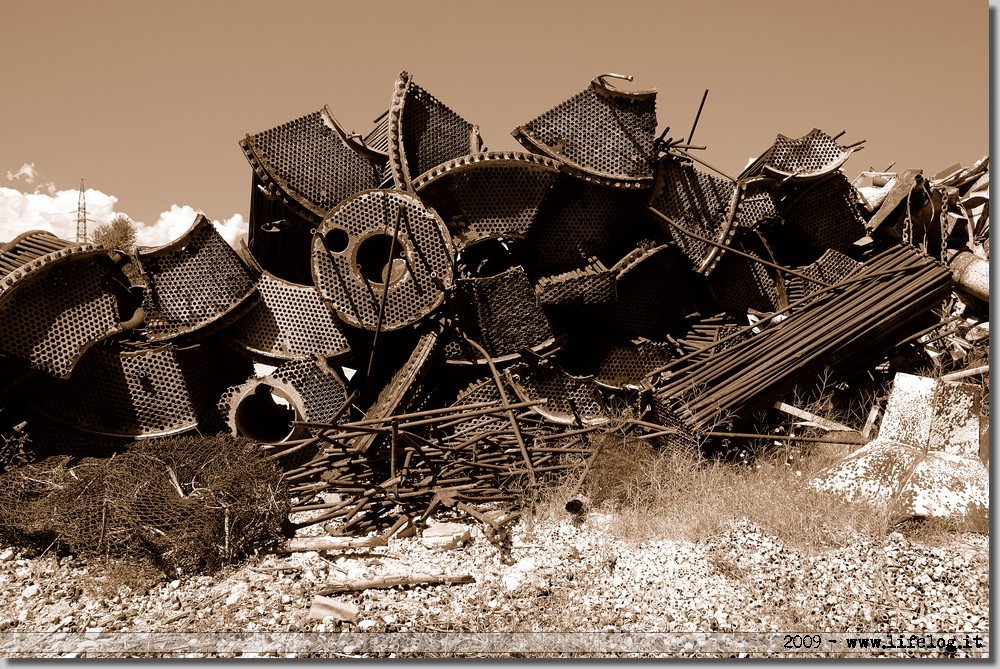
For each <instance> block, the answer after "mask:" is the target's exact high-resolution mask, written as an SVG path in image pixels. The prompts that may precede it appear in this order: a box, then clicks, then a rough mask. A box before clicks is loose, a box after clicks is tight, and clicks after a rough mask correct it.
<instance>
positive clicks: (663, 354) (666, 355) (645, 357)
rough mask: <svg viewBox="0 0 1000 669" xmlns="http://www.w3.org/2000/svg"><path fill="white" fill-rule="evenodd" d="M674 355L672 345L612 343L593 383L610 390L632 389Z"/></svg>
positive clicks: (674, 350)
mask: <svg viewBox="0 0 1000 669" xmlns="http://www.w3.org/2000/svg"><path fill="white" fill-rule="evenodd" d="M676 355H677V351H676V349H675V348H674V346H673V345H671V344H669V343H666V342H656V341H650V340H648V339H641V338H640V339H635V340H632V341H627V342H615V343H614V344H613V345H612V346H611V348H610V350H609V351H608V353H607V355H605V356H604V359H603V360H602V361H601V365H600V368H599V369H598V371H597V373H596V374H595V375H594V381H595V382H596V383H597V384H598V385H601V386H604V387H607V388H611V389H623V388H625V387H636V386H639V385H641V384H642V382H643V380H644V379H645V378H646V376H647V375H648V374H649V373H650V372H652V371H653V370H655V369H658V368H660V367H662V366H664V365H666V364H667V363H668V362H670V361H671V360H672V359H674V358H675V357H676Z"/></svg>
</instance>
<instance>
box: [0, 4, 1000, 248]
mask: <svg viewBox="0 0 1000 669" xmlns="http://www.w3.org/2000/svg"><path fill="white" fill-rule="evenodd" d="M989 16H990V5H989V3H988V2H987V1H986V0H951V1H950V2H942V1H941V0H877V1H873V0H830V1H824V2H819V1H816V0H689V1H684V2H680V1H677V0H616V1H614V2H607V1H603V0H602V1H600V2H597V1H595V0H572V1H570V0H507V1H506V2H486V1H480V0H425V1H424V2H402V1H400V0H381V1H379V2H361V1H360V0H357V1H356V0H327V1H324V2H319V1H304V0H282V1H281V2H277V1H274V0H272V1H269V2H263V1H261V0H210V1H207V0H171V1H170V2H126V1H115V0H88V2H70V1H68V0H67V1H51V0H50V1H46V0H34V1H28V0H7V1H6V2H5V3H4V11H3V16H2V26H3V27H2V29H0V35H2V37H0V58H2V62H3V63H4V69H3V75H2V76H3V79H4V81H5V84H6V85H5V86H4V90H5V95H4V97H3V105H2V115H0V119H2V123H0V242H3V241H7V240H9V239H11V238H13V237H14V236H16V235H17V234H18V233H19V232H23V231H25V230H28V229H36V228H42V229H50V230H52V231H53V232H56V233H57V234H59V235H60V236H62V237H65V238H69V239H72V238H75V231H76V212H77V201H78V191H79V187H80V180H81V178H82V179H84V180H85V185H86V188H87V189H88V190H87V211H88V217H89V218H91V222H90V223H89V227H90V229H93V227H95V226H96V225H98V224H100V223H104V222H106V221H107V220H109V219H110V218H111V216H112V215H113V214H114V213H115V212H121V213H125V214H127V215H128V216H130V217H131V218H132V219H133V220H135V221H136V222H137V223H138V224H139V229H140V243H141V244H145V245H150V246H152V245H159V244H164V243H167V242H169V241H172V240H173V239H175V238H176V237H177V236H179V235H180V234H181V233H182V232H183V231H184V230H186V229H187V228H188V227H189V226H190V225H191V223H193V221H194V217H195V214H196V213H197V212H202V213H204V214H205V215H207V216H208V217H209V218H211V219H213V220H216V221H218V222H219V225H220V226H221V227H222V228H223V229H224V230H225V233H226V235H227V237H229V238H230V239H233V238H235V236H237V235H239V234H240V233H241V232H245V231H246V219H247V217H248V209H249V195H250V181H251V172H250V167H249V165H248V164H247V162H246V159H245V158H244V156H243V154H242V152H241V151H240V149H239V146H238V141H239V140H240V139H241V138H242V137H243V136H244V135H245V134H247V133H256V132H259V131H262V130H266V129H268V128H271V127H274V126H276V125H279V124H282V123H284V122H286V121H289V120H292V119H294V118H297V117H299V116H302V115H305V114H309V113H311V112H314V111H316V110H318V109H320V108H322V107H323V106H324V105H329V106H330V109H331V110H332V112H333V114H334V116H336V117H337V119H338V120H339V121H340V122H341V124H342V125H343V126H345V127H346V128H347V129H348V130H355V131H357V132H360V133H366V132H368V130H370V129H371V125H372V122H373V120H374V119H375V118H376V117H377V116H378V115H379V114H381V113H382V112H384V111H385V110H386V109H387V108H388V105H389V101H390V98H391V94H392V88H393V83H394V81H395V79H396V76H397V75H398V74H399V73H400V71H403V70H406V71H408V72H409V73H410V74H411V75H412V76H413V79H414V81H415V82H416V83H417V84H419V85H420V86H421V87H423V88H425V89H426V90H428V91H429V92H430V93H432V94H433V95H434V96H435V97H437V98H438V99H440V100H441V101H442V102H444V103H445V104H447V105H448V106H449V107H451V108H452V109H453V110H454V111H456V112H457V113H459V114H460V115H462V116H463V117H464V118H465V119H467V120H468V121H470V122H472V123H477V124H479V126H480V128H481V132H482V136H483V138H484V140H485V142H486V145H487V147H488V148H490V149H508V150H514V149H520V148H521V147H520V145H518V144H517V143H516V142H515V141H514V139H513V137H511V134H510V133H511V131H512V130H513V129H514V128H515V127H517V126H519V125H521V124H523V123H526V122H527V121H529V120H531V119H533V118H534V117H536V116H538V115H539V114H541V113H543V112H545V111H547V110H548V109H550V108H551V107H553V106H555V105H556V104H559V103H560V102H562V101H563V100H565V99H567V98H569V97H571V96H573V95H575V94H576V93H578V92H579V91H581V90H583V89H584V88H585V87H586V86H587V85H589V83H590V81H591V80H592V79H593V78H594V77H595V76H597V75H599V74H603V73H608V72H614V73H621V74H627V75H632V76H633V77H634V81H633V82H632V83H631V84H629V83H627V82H620V85H619V87H620V88H626V89H630V90H644V89H650V88H655V89H656V90H657V91H658V96H657V117H658V120H659V125H660V130H662V129H663V128H665V127H667V126H669V127H670V128H671V131H670V133H669V135H670V136H673V137H681V136H686V135H687V134H688V132H689V131H690V129H691V125H692V123H693V121H694V118H695V115H696V113H697V111H698V105H699V102H700V101H701V98H702V94H703V93H704V91H705V90H706V89H708V90H709V94H708V98H707V100H706V103H705V107H704V110H703V112H702V114H701V118H700V120H699V122H698V126H697V131H696V133H695V136H694V143H695V144H703V145H707V147H708V148H707V149H706V150H705V151H701V152H699V153H698V154H697V155H698V157H700V158H702V159H704V160H706V161H708V162H709V163H711V164H712V165H714V166H715V167H717V168H719V169H720V170H721V171H723V172H726V173H729V174H731V175H735V174H737V173H738V172H740V171H741V169H742V168H743V167H744V165H745V164H746V163H747V161H748V160H749V159H751V158H752V157H754V156H756V155H758V154H759V153H761V152H762V151H764V150H765V149H767V148H768V147H769V146H770V145H771V144H772V143H773V141H774V138H775V137H776V135H778V134H783V135H786V136H790V137H798V136H801V135H803V134H805V133H807V132H808V131H809V130H811V129H812V128H814V127H815V128H819V129H821V130H824V131H826V132H828V133H829V134H831V135H835V134H837V133H839V132H841V131H846V132H845V134H844V135H843V137H842V138H841V142H842V143H853V142H855V141H858V140H862V139H863V140H866V141H865V148H864V150H862V151H860V152H857V153H856V154H855V155H854V156H853V157H852V158H851V159H850V160H849V161H848V163H847V165H846V166H845V171H846V172H847V174H848V176H850V177H852V178H854V177H855V176H857V175H858V174H859V173H860V172H862V171H864V170H868V169H870V168H874V169H875V170H883V169H885V168H887V167H888V166H889V165H890V164H892V163H895V166H894V167H893V168H892V169H894V170H902V169H906V168H913V167H915V168H921V169H923V170H924V171H925V173H926V174H929V175H933V174H935V173H937V172H938V171H940V170H942V169H944V168H946V167H948V166H950V165H952V164H954V163H961V164H962V165H971V164H972V163H974V162H975V161H976V160H978V159H979V158H980V157H982V156H983V155H986V154H987V153H989V81H990V74H989V60H990V59H989V50H990V49H989Z"/></svg>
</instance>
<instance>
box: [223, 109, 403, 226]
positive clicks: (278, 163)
mask: <svg viewBox="0 0 1000 669" xmlns="http://www.w3.org/2000/svg"><path fill="white" fill-rule="evenodd" d="M240 148H242V149H243V153H244V155H245V156H246V159H247V161H248V162H249V163H250V166H251V167H252V168H253V169H254V172H255V173H256V174H257V177H258V178H259V179H260V182H261V187H262V188H264V189H265V190H266V191H267V192H268V193H270V194H271V195H272V196H273V197H276V198H278V199H280V200H281V201H282V202H283V203H284V204H285V205H286V206H288V207H289V208H290V209H292V210H293V211H294V212H296V213H297V214H299V215H300V216H302V217H303V218H305V219H306V220H311V221H313V222H316V221H319V220H320V219H321V218H322V217H323V216H324V215H325V214H326V212H328V211H329V210H330V209H332V208H333V207H335V206H336V205H337V204H338V203H339V202H340V201H341V200H343V199H344V198H346V197H349V196H351V195H353V194H354V193H358V192H360V191H363V190H368V189H370V188H377V187H378V185H379V183H381V181H382V172H383V170H384V169H385V163H386V160H387V158H386V155H385V154H384V153H379V152H377V151H374V150H372V149H369V148H368V147H367V146H365V144H364V143H362V142H360V141H358V140H356V139H354V138H353V136H352V135H351V134H350V133H348V132H347V131H345V130H344V128H343V127H342V126H341V125H340V123H338V122H337V120H336V119H335V118H334V117H333V114H331V113H330V108H329V107H323V109H321V110H319V111H317V112H313V113H312V114H309V115H306V116H303V117H301V118H297V119H295V120H292V121H289V122H288V123H284V124H282V125H279V126H277V127H275V128H271V129H270V130H265V131H263V132H259V133H257V134H254V135H247V136H246V137H245V138H244V139H242V140H240Z"/></svg>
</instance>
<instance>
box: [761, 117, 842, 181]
mask: <svg viewBox="0 0 1000 669" xmlns="http://www.w3.org/2000/svg"><path fill="white" fill-rule="evenodd" d="M853 152H854V148H844V147H842V146H840V145H839V144H837V142H836V141H835V140H834V138H833V137H830V136H829V135H827V134H826V133H825V132H822V131H821V130H819V129H817V128H813V129H812V130H810V131H809V132H808V133H807V134H805V135H803V136H802V137H798V138H791V137H785V136H784V135H780V134H779V135H778V137H777V138H776V139H775V140H774V145H773V146H772V147H771V148H770V149H768V150H767V151H766V152H765V153H764V154H763V155H762V156H761V157H760V158H758V159H757V161H756V162H757V164H759V166H760V169H761V170H762V171H764V172H765V173H767V174H769V175H770V176H774V177H777V178H779V179H785V178H789V177H790V178H793V179H812V178H816V177H822V176H825V175H828V174H830V173H832V172H833V171H834V170H836V169H838V168H840V166H841V165H843V164H844V163H845V162H847V159H848V158H850V157H851V154H852V153H853Z"/></svg>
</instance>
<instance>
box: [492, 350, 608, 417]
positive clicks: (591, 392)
mask: <svg viewBox="0 0 1000 669" xmlns="http://www.w3.org/2000/svg"><path fill="white" fill-rule="evenodd" d="M504 374H505V376H506V379H507V382H508V383H510V385H511V387H512V388H513V389H514V392H516V393H517V396H518V397H519V398H520V399H521V401H522V402H529V401H531V400H538V399H547V400H548V402H546V403H545V404H540V405H538V406H536V407H534V410H535V411H537V412H538V413H539V414H541V415H542V416H545V417H546V418H547V419H548V420H550V421H552V422H553V423H559V424H563V425H572V424H574V423H576V422H577V417H579V419H580V421H581V422H582V423H583V424H584V425H602V424H604V423H607V422H608V421H609V420H610V418H609V417H608V416H607V415H606V413H605V411H604V409H603V407H602V406H601V404H600V403H599V401H598V398H599V397H600V389H599V388H598V387H597V384H596V383H594V377H593V376H571V375H570V374H567V373H566V372H565V371H563V369H562V368H561V367H560V366H559V365H558V364H556V363H553V362H550V363H548V364H545V365H529V364H527V363H517V364H515V365H513V366H511V367H509V368H508V369H507V370H506V371H505V373H504Z"/></svg>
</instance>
